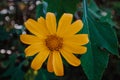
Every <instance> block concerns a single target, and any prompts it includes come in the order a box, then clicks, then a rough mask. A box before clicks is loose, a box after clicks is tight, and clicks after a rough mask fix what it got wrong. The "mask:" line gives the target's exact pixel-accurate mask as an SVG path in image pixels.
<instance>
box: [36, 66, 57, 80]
mask: <svg viewBox="0 0 120 80" xmlns="http://www.w3.org/2000/svg"><path fill="white" fill-rule="evenodd" d="M35 80H58V77H56V76H55V75H54V74H53V73H49V72H48V71H47V70H45V69H43V68H42V69H40V70H39V71H38V75H37V76H36V78H35Z"/></svg>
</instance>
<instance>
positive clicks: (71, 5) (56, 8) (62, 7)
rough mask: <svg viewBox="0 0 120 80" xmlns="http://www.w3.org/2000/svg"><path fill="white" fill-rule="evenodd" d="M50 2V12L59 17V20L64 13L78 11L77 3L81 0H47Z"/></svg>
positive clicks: (48, 9)
mask: <svg viewBox="0 0 120 80" xmlns="http://www.w3.org/2000/svg"><path fill="white" fill-rule="evenodd" d="M45 1H46V2H48V8H47V11H48V12H54V13H56V15H57V20H58V19H59V18H60V16H61V15H62V14H63V13H72V14H74V12H75V11H76V9H77V3H79V0H71V1H70V0H52V1H50V0H45Z"/></svg>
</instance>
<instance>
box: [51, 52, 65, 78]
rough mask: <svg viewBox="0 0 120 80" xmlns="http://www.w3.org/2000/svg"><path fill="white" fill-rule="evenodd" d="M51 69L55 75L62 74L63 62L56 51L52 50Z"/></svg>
mask: <svg viewBox="0 0 120 80" xmlns="http://www.w3.org/2000/svg"><path fill="white" fill-rule="evenodd" d="M53 70H54V72H55V74H56V75H57V76H63V75H64V70H63V63H62V59H61V56H60V53H59V52H58V51H54V52H53Z"/></svg>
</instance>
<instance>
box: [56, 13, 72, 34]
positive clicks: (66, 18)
mask: <svg viewBox="0 0 120 80" xmlns="http://www.w3.org/2000/svg"><path fill="white" fill-rule="evenodd" d="M72 18H73V15H72V14H68V13H64V14H63V15H62V17H61V18H60V20H59V23H58V29H57V35H59V36H62V35H63V33H64V32H65V31H66V30H67V29H69V27H70V25H71V22H72Z"/></svg>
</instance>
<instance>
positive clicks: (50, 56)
mask: <svg viewBox="0 0 120 80" xmlns="http://www.w3.org/2000/svg"><path fill="white" fill-rule="evenodd" d="M47 70H48V71H49V72H53V53H50V55H49V58H48V62H47Z"/></svg>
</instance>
